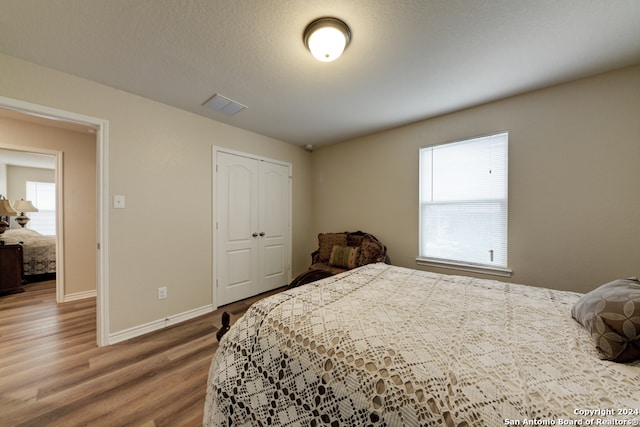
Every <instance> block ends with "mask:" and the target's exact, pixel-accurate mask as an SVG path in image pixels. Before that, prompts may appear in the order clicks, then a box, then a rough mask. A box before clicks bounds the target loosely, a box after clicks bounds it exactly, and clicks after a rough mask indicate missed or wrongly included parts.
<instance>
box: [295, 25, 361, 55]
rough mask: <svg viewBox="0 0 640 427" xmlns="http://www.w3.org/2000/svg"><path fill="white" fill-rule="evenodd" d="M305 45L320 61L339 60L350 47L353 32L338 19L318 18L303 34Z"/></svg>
mask: <svg viewBox="0 0 640 427" xmlns="http://www.w3.org/2000/svg"><path fill="white" fill-rule="evenodd" d="M303 40H304V45H305V47H306V48H307V49H309V51H310V52H311V54H312V55H313V56H314V57H315V58H316V59H317V60H319V61H322V62H331V61H335V60H336V59H338V57H339V56H340V55H342V52H344V50H345V49H346V48H347V46H349V42H350V41H351V30H350V29H349V26H347V24H345V23H344V22H343V21H341V20H339V19H337V18H331V17H324V18H318V19H316V20H315V21H313V22H311V23H310V24H309V25H307V28H305V29H304V33H303Z"/></svg>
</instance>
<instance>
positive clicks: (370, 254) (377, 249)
mask: <svg viewBox="0 0 640 427" xmlns="http://www.w3.org/2000/svg"><path fill="white" fill-rule="evenodd" d="M361 247H362V253H361V254H360V265H366V264H371V263H374V262H382V261H384V252H385V247H384V245H383V244H381V243H380V242H378V241H377V240H375V239H373V238H372V237H370V236H365V237H364V238H363V239H362V246H361Z"/></svg>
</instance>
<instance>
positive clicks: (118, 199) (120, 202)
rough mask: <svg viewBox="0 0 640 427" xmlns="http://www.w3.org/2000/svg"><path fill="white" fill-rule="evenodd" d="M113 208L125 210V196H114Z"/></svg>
mask: <svg viewBox="0 0 640 427" xmlns="http://www.w3.org/2000/svg"><path fill="white" fill-rule="evenodd" d="M113 208H114V209H124V196H119V195H114V196H113Z"/></svg>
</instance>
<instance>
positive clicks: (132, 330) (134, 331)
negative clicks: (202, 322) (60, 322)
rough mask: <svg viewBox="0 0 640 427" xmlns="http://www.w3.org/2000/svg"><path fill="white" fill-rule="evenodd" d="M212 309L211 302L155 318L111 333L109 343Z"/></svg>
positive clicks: (127, 338)
mask: <svg viewBox="0 0 640 427" xmlns="http://www.w3.org/2000/svg"><path fill="white" fill-rule="evenodd" d="M212 311H214V307H213V305H211V304H209V305H206V306H204V307H200V308H196V309H193V310H189V311H185V312H183V313H180V314H174V315H172V316H169V317H166V318H164V319H159V320H154V321H153V322H149V323H146V324H144V325H139V326H134V327H133V328H129V329H125V330H123V331H119V332H115V333H113V334H109V338H108V344H109V345H111V344H116V343H119V342H122V341H126V340H130V339H131V338H136V337H139V336H140V335H144V334H148V333H149V332H153V331H157V330H159V329H163V328H166V327H167V326H171V325H175V324H177V323H180V322H184V321H186V320H190V319H193V318H195V317H198V316H202V315H203V314H207V313H211V312H212ZM213 330H214V329H213V325H212V326H211V331H212V332H213Z"/></svg>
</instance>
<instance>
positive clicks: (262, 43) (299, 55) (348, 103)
mask: <svg viewBox="0 0 640 427" xmlns="http://www.w3.org/2000/svg"><path fill="white" fill-rule="evenodd" d="M327 15H330V16H335V17H338V18H340V19H342V20H344V21H345V22H347V23H348V24H349V26H350V27H351V30H352V34H353V39H352V43H351V45H350V46H349V48H348V49H347V51H346V52H345V53H344V55H343V56H342V57H341V58H339V59H338V60H337V61H335V62H331V63H322V62H319V61H317V60H315V59H313V57H312V56H311V55H310V54H309V52H308V51H306V49H305V47H304V45H303V43H302V31H303V30H304V28H305V26H306V25H307V24H308V23H309V22H310V21H312V20H314V19H316V18H318V17H321V16H327ZM639 23H640V1H638V0H589V1H587V0H483V1H472V0H423V1H409V0H352V1H344V0H319V1H302V0H269V1H267V0H264V1H262V0H237V1H231V0H180V1H179V0H57V1H51V0H20V1H15V0H0V52H2V53H5V54H7V55H11V56H14V57H18V58H22V59H25V60H27V61H31V62H34V63H37V64H42V65H45V66H48V67H51V68H55V69H58V70H61V71H65V72H67V73H70V74H74V75H77V76H80V77H84V78H87V79H90V80H94V81H96V82H100V83H103V84H105V85H108V86H112V87H115V88H118V89H122V90H125V91H128V92H131V93H134V94H138V95H141V96H144V97H147V98H150V99H154V100H157V101H160V102H163V103H166V104H170V105H174V106H176V107H178V108H181V109H184V110H188V111H192V112H194V113H196V114H200V115H203V116H207V117H210V118H212V119H215V120H218V121H221V122H224V123H228V124H230V125H233V126H237V127H240V128H244V129H248V130H251V131H254V132H257V133H260V134H263V135H267V136H270V137H273V138H277V139H279V140H282V141H285V142H288V143H292V144H296V145H305V144H315V145H316V146H317V145H322V144H328V143H334V142H338V141H342V140H345V139H349V138H353V137H356V136H361V135H366V134H369V133H373V132H377V131H380V130H383V129H386V128H391V127H395V126H399V125H402V124H406V123H410V122H413V121H416V120H421V119H424V118H428V117H433V116H436V115H440V114H443V113H447V112H451V111H455V110H459V109H462V108H466V107H469V106H473V105H477V104H481V103H484V102H488V101H491V100H495V99H499V98H503V97H506V96H510V95H515V94H518V93H522V92H526V91H529V90H532V89H537V88H541V87H545V86H549V85H553V84H557V83H561V82H564V81H568V80H573V79H575V78H579V77H584V76H588V75H592V74H596V73H600V72H604V71H608V70H612V69H616V68H621V67H624V66H627V65H631V64H637V63H640V24H639ZM214 93H220V94H222V95H224V96H226V97H228V98H231V99H233V100H235V101H237V102H239V103H241V104H244V105H247V106H248V109H246V110H244V111H242V112H240V113H238V114H237V115H235V116H226V115H225V114H223V113H220V112H216V111H212V110H209V109H207V108H205V107H203V106H202V104H203V103H204V102H205V101H207V100H208V99H209V98H210V97H211V96H212V95H213V94H214Z"/></svg>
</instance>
